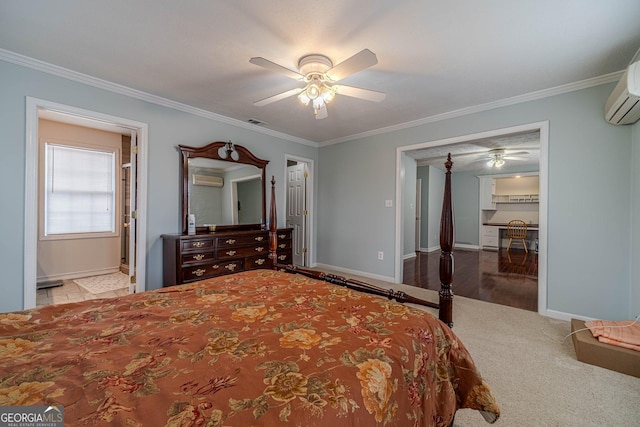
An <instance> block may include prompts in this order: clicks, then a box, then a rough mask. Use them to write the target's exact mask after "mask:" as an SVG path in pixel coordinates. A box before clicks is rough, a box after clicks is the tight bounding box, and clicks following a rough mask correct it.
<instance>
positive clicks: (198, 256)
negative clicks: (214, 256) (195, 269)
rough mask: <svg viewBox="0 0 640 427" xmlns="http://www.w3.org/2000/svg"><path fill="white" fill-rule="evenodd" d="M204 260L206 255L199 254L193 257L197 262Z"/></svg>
mask: <svg viewBox="0 0 640 427" xmlns="http://www.w3.org/2000/svg"><path fill="white" fill-rule="evenodd" d="M202 258H204V254H198V255H194V256H193V259H195V260H196V261H200V260H201V259H202Z"/></svg>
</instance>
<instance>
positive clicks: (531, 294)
mask: <svg viewBox="0 0 640 427" xmlns="http://www.w3.org/2000/svg"><path fill="white" fill-rule="evenodd" d="M453 256H454V262H455V271H454V273H453V293H454V295H460V296H464V297H467V298H473V299H477V300H481V301H487V302H492V303H496V304H502V305H507V306H510V307H517V308H522V309H525V310H530V311H538V254H537V253H535V252H529V253H526V252H525V251H524V250H519V249H518V250H514V249H513V248H512V249H511V251H509V252H507V250H506V249H500V250H499V251H484V250H481V251H473V250H461V249H456V250H455V251H454V253H453ZM439 268H440V251H434V252H430V253H424V252H421V253H419V254H418V255H417V256H416V258H412V259H409V260H406V261H405V262H404V275H403V283H405V284H407V285H412V286H418V287H421V288H425V289H433V290H439V289H440V277H439Z"/></svg>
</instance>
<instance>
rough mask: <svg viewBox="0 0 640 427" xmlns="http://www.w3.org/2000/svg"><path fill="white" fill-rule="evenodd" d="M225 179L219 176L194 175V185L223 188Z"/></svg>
mask: <svg viewBox="0 0 640 427" xmlns="http://www.w3.org/2000/svg"><path fill="white" fill-rule="evenodd" d="M223 184H224V179H222V178H221V177H219V176H211V175H197V174H193V185H206V186H208V187H222V185H223Z"/></svg>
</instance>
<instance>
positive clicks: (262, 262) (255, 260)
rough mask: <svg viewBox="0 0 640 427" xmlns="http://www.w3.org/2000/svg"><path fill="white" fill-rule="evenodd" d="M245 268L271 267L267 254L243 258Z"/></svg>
mask: <svg viewBox="0 0 640 427" xmlns="http://www.w3.org/2000/svg"><path fill="white" fill-rule="evenodd" d="M244 268H245V270H255V269H257V268H271V262H270V260H269V254H264V255H258V256H252V257H249V258H246V259H245V263H244Z"/></svg>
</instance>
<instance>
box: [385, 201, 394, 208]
mask: <svg viewBox="0 0 640 427" xmlns="http://www.w3.org/2000/svg"><path fill="white" fill-rule="evenodd" d="M384 207H385V208H392V207H393V200H385V201H384Z"/></svg>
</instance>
